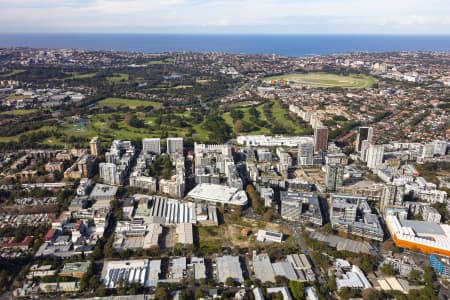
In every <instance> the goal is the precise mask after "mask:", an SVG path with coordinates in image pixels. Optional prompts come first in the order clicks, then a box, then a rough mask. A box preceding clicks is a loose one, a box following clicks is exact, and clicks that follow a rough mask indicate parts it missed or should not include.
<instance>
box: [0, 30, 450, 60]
mask: <svg viewBox="0 0 450 300" xmlns="http://www.w3.org/2000/svg"><path fill="white" fill-rule="evenodd" d="M0 47H2V48H5V47H6V48H9V47H32V48H81V49H89V50H115V51H135V52H146V53H160V52H169V51H192V52H209V51H217V52H227V53H243V54H278V55H284V56H291V57H302V56H311V55H327V54H334V53H345V52H353V51H368V52H389V51H450V35H428V36H426V35H231V34H230V35H228V34H215V35H213V34H84V33H83V34H81V33H80V34H60V33H58V34H28V33H23V34H17V33H13V34H9V33H0Z"/></svg>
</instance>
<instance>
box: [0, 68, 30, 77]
mask: <svg viewBox="0 0 450 300" xmlns="http://www.w3.org/2000/svg"><path fill="white" fill-rule="evenodd" d="M25 71H26V70H23V69H18V70H13V71H11V72H9V73H6V74H0V78H8V77H11V76H14V75H17V74H20V73H23V72H25Z"/></svg>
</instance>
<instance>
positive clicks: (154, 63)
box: [147, 58, 175, 66]
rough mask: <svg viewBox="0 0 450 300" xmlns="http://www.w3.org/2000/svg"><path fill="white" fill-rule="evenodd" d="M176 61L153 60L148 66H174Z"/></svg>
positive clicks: (170, 59) (169, 59) (171, 59)
mask: <svg viewBox="0 0 450 300" xmlns="http://www.w3.org/2000/svg"><path fill="white" fill-rule="evenodd" d="M174 61H175V59H173V58H167V59H164V60H151V61H149V62H148V63H147V65H148V66H151V65H166V64H172V63H173V62H174Z"/></svg>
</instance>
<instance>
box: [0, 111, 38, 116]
mask: <svg viewBox="0 0 450 300" xmlns="http://www.w3.org/2000/svg"><path fill="white" fill-rule="evenodd" d="M35 112H37V109H15V110H11V111H3V112H1V113H0V115H13V116H22V115H29V114H32V113H35Z"/></svg>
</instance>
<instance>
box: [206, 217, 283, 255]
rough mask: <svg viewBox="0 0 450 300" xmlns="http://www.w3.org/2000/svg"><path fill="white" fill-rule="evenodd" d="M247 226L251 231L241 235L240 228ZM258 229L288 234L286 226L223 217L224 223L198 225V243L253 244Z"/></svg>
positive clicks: (246, 245)
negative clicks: (234, 220) (209, 225)
mask: <svg viewBox="0 0 450 300" xmlns="http://www.w3.org/2000/svg"><path fill="white" fill-rule="evenodd" d="M244 228H247V229H249V230H250V231H251V233H250V234H249V236H247V237H244V236H242V235H241V230H242V229H244ZM259 229H264V230H269V231H277V232H282V233H284V234H287V235H290V231H289V230H288V229H287V228H283V227H282V226H281V225H280V224H276V223H268V222H257V221H255V220H253V219H247V218H241V219H240V220H239V221H238V222H232V221H231V220H228V218H225V224H222V225H220V226H215V227H200V228H199V240H200V245H202V244H209V243H214V244H216V245H219V244H220V245H221V246H222V247H233V246H238V247H241V248H244V247H250V246H254V245H255V244H256V243H258V242H257V241H256V233H257V232H258V230H259Z"/></svg>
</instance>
